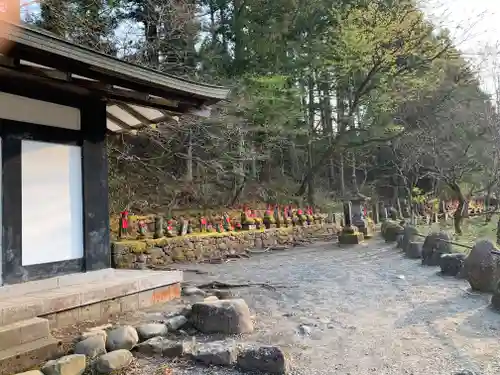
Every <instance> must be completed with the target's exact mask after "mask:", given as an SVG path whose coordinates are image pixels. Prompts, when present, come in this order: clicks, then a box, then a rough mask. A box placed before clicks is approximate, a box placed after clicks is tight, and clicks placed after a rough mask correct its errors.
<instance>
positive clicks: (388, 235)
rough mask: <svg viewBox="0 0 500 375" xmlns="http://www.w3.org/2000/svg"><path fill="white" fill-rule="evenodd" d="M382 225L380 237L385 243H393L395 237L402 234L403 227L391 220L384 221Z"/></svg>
mask: <svg viewBox="0 0 500 375" xmlns="http://www.w3.org/2000/svg"><path fill="white" fill-rule="evenodd" d="M382 225H383V230H382V237H384V239H385V241H386V242H395V241H396V240H397V236H398V235H400V234H403V227H402V226H401V225H399V224H398V223H397V222H395V221H393V220H386V221H384V223H383V224H382Z"/></svg>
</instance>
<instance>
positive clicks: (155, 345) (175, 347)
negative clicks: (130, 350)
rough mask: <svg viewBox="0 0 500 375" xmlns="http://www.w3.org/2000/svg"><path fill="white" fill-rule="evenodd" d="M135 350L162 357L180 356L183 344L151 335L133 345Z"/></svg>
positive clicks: (182, 352)
mask: <svg viewBox="0 0 500 375" xmlns="http://www.w3.org/2000/svg"><path fill="white" fill-rule="evenodd" d="M135 350H136V351H137V352H139V353H141V354H144V355H150V356H153V355H161V356H163V357H168V358H175V357H182V355H183V354H184V346H183V345H182V343H180V342H176V341H172V340H168V339H166V338H165V337H153V338H152V339H149V340H148V341H144V342H143V343H140V344H139V345H137V346H136V347H135Z"/></svg>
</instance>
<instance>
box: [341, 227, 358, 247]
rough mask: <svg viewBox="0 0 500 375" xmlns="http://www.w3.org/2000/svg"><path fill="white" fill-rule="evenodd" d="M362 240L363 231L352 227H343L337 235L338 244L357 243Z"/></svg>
mask: <svg viewBox="0 0 500 375" xmlns="http://www.w3.org/2000/svg"><path fill="white" fill-rule="evenodd" d="M363 240H364V235H363V233H362V232H359V231H357V230H356V228H353V227H346V228H344V229H343V230H342V232H341V233H340V235H339V245H357V244H360V243H361V242H363Z"/></svg>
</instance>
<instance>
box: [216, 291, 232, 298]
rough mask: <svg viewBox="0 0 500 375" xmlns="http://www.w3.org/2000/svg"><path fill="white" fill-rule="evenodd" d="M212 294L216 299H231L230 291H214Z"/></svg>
mask: <svg viewBox="0 0 500 375" xmlns="http://www.w3.org/2000/svg"><path fill="white" fill-rule="evenodd" d="M214 294H215V296H216V297H217V298H218V299H231V298H233V293H231V291H230V290H214Z"/></svg>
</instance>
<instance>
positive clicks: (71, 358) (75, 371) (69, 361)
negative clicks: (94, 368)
mask: <svg viewBox="0 0 500 375" xmlns="http://www.w3.org/2000/svg"><path fill="white" fill-rule="evenodd" d="M85 366H86V358H85V356H84V355H82V354H72V355H66V356H64V357H61V358H59V359H56V360H52V361H48V362H47V363H46V364H45V365H44V366H43V367H42V372H43V373H44V374H45V375H81V374H83V372H84V371H85Z"/></svg>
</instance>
